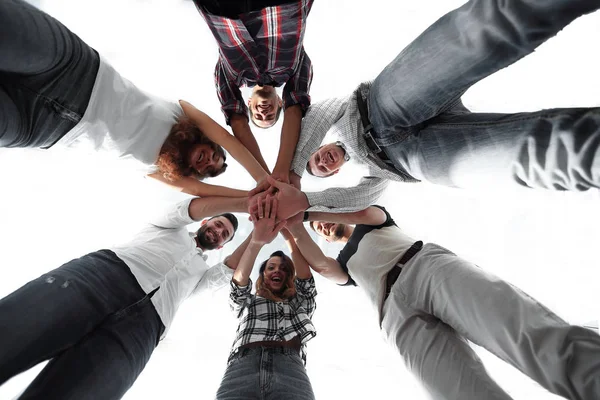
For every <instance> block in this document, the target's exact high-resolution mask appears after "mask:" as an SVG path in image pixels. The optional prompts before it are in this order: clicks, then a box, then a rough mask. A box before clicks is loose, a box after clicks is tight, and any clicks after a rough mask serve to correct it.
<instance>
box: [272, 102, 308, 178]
mask: <svg viewBox="0 0 600 400" xmlns="http://www.w3.org/2000/svg"><path fill="white" fill-rule="evenodd" d="M301 125H302V107H301V106H300V105H294V106H291V107H288V108H287V109H286V110H285V113H284V115H283V127H282V129H281V140H280V144H279V154H278V155H277V163H276V164H275V168H274V171H277V172H282V173H289V171H290V169H291V167H292V160H293V158H294V152H295V151H296V146H297V145H298V137H299V136H300V128H301Z"/></svg>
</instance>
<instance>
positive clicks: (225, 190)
mask: <svg viewBox="0 0 600 400" xmlns="http://www.w3.org/2000/svg"><path fill="white" fill-rule="evenodd" d="M148 176H149V177H151V178H153V179H156V180H157V181H160V182H163V183H165V184H167V185H168V186H170V187H171V188H173V189H175V190H177V191H179V192H183V193H187V194H191V195H192V196H198V197H209V196H222V197H244V196H247V195H248V192H247V191H246V190H240V189H233V188H229V187H227V186H219V185H211V184H210V183H205V182H202V181H199V180H197V179H194V178H190V177H189V176H184V177H183V178H181V179H177V180H176V181H170V180H168V179H166V178H165V177H164V176H163V175H162V174H161V173H160V172H155V173H153V174H150V175H148Z"/></svg>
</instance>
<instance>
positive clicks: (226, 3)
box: [194, 0, 298, 19]
mask: <svg viewBox="0 0 600 400" xmlns="http://www.w3.org/2000/svg"><path fill="white" fill-rule="evenodd" d="M297 1H298V0H194V3H195V4H196V7H198V8H203V9H204V10H205V11H206V12H208V13H209V14H212V15H219V16H222V17H227V18H232V19H236V18H237V17H238V15H240V14H246V13H248V12H250V11H257V10H262V9H263V8H267V7H273V6H279V5H282V4H287V3H295V2H297Z"/></svg>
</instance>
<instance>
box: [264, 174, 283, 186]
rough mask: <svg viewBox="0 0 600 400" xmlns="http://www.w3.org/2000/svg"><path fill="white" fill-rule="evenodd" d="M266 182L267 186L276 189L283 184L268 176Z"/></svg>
mask: <svg viewBox="0 0 600 400" xmlns="http://www.w3.org/2000/svg"><path fill="white" fill-rule="evenodd" d="M267 182H269V184H271V186H275V187H276V188H277V189H279V188H281V185H282V184H283V182H280V181H278V180H277V179H274V178H273V177H272V176H270V175H269V176H267Z"/></svg>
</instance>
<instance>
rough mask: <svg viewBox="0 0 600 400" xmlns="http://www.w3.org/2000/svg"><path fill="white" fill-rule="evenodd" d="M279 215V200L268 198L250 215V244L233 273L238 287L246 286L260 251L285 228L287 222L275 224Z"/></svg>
mask: <svg viewBox="0 0 600 400" xmlns="http://www.w3.org/2000/svg"><path fill="white" fill-rule="evenodd" d="M276 215H277V199H276V198H274V197H270V196H267V197H266V200H265V203H264V204H261V205H259V206H258V209H257V210H256V212H254V213H252V214H250V217H251V218H252V223H253V224H254V230H253V231H252V235H251V239H250V243H248V246H247V247H246V250H244V254H242V257H241V258H240V261H239V263H238V266H237V268H236V269H235V272H234V273H233V282H234V283H235V284H237V285H238V286H246V285H247V284H248V278H249V277H250V273H251V272H252V267H253V266H254V262H255V261H256V256H258V253H259V252H260V249H262V247H263V246H264V245H265V244H267V243H271V242H272V241H273V239H275V237H276V236H277V234H278V233H279V231H281V229H282V228H283V227H284V226H285V224H286V221H281V222H279V223H278V224H275V216H276Z"/></svg>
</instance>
